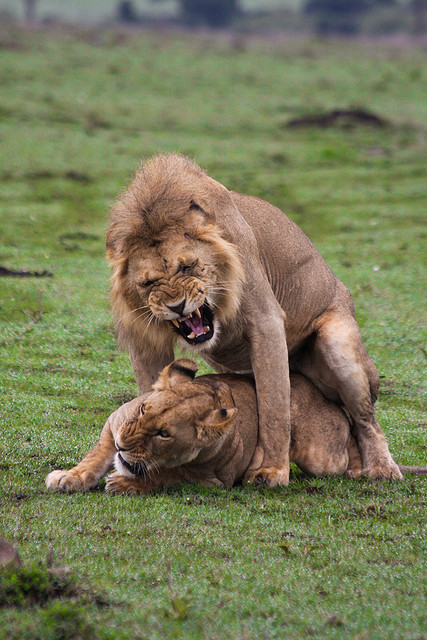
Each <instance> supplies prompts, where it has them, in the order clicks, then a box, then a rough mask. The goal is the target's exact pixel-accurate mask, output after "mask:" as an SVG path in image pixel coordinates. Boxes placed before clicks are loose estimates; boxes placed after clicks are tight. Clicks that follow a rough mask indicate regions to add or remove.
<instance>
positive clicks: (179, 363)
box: [153, 358, 199, 391]
mask: <svg viewBox="0 0 427 640" xmlns="http://www.w3.org/2000/svg"><path fill="white" fill-rule="evenodd" d="M198 368H199V366H198V364H197V363H196V362H194V360H190V359H189V358H179V359H178V360H174V362H172V364H169V365H168V366H167V367H165V368H164V369H163V371H162V372H161V374H160V376H159V378H158V380H157V382H155V383H154V384H153V389H155V390H156V391H164V390H165V389H172V387H174V386H175V385H176V384H182V383H184V382H189V381H190V380H193V378H194V376H195V375H196V372H197V370H198Z"/></svg>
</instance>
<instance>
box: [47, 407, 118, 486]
mask: <svg viewBox="0 0 427 640" xmlns="http://www.w3.org/2000/svg"><path fill="white" fill-rule="evenodd" d="M113 415H114V414H113ZM115 451H116V449H115V445H114V437H113V434H112V433H111V417H110V418H109V420H108V421H107V423H106V424H105V426H104V428H103V430H102V432H101V436H100V438H99V440H98V442H97V443H96V445H95V446H94V447H93V449H91V451H89V453H88V454H87V455H86V456H85V457H84V458H83V460H82V461H81V462H80V463H79V464H78V465H77V466H75V467H73V468H72V469H69V470H68V471H67V470H66V469H57V470H56V471H52V472H51V473H49V475H48V476H47V478H46V487H47V488H48V489H52V490H54V491H64V492H73V491H89V489H92V488H93V487H95V486H96V485H97V483H98V481H99V480H100V478H102V477H103V476H104V475H105V474H106V473H107V471H108V470H109V469H111V467H112V466H113V462H114V454H115Z"/></svg>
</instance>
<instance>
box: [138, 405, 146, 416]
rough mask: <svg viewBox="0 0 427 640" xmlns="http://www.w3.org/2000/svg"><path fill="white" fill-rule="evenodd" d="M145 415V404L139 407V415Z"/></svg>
mask: <svg viewBox="0 0 427 640" xmlns="http://www.w3.org/2000/svg"><path fill="white" fill-rule="evenodd" d="M144 413H145V404H142V405H141V406H140V407H139V415H140V416H143V415H144Z"/></svg>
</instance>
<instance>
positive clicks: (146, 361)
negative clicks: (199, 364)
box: [129, 344, 174, 394]
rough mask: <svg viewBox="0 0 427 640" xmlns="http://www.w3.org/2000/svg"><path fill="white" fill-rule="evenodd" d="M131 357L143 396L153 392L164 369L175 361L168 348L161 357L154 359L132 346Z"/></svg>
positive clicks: (171, 351)
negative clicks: (153, 386) (153, 387)
mask: <svg viewBox="0 0 427 640" xmlns="http://www.w3.org/2000/svg"><path fill="white" fill-rule="evenodd" d="M129 355H130V361H131V364H132V369H133V372H134V374H135V379H136V382H137V385H138V389H139V393H141V394H142V393H146V392H148V391H150V390H151V387H152V385H153V384H154V383H155V382H156V380H157V378H158V377H159V374H160V372H161V371H162V369H164V367H166V366H167V365H168V364H170V363H171V362H172V361H173V360H174V352H173V349H172V348H167V349H166V351H165V352H164V353H163V354H161V355H160V356H158V355H156V356H155V357H153V354H145V353H144V351H142V350H141V349H139V348H138V346H137V345H135V344H131V345H130V347H129Z"/></svg>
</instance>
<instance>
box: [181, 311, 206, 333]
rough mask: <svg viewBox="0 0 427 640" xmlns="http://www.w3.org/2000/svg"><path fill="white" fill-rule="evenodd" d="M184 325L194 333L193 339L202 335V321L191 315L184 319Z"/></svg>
mask: <svg viewBox="0 0 427 640" xmlns="http://www.w3.org/2000/svg"><path fill="white" fill-rule="evenodd" d="M184 322H185V324H186V325H187V327H188V328H189V329H191V331H192V332H193V333H194V337H195V338H197V336H201V335H202V334H203V333H204V329H203V322H202V319H201V318H199V317H198V316H196V314H195V313H192V314H191V316H188V318H186V319H185V321H184Z"/></svg>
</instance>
